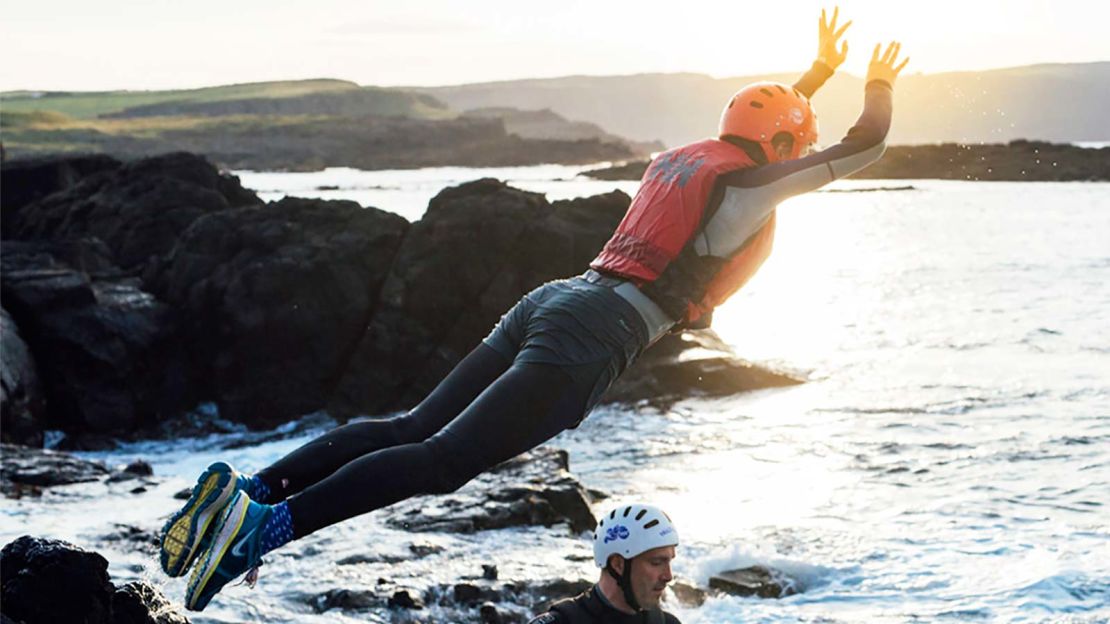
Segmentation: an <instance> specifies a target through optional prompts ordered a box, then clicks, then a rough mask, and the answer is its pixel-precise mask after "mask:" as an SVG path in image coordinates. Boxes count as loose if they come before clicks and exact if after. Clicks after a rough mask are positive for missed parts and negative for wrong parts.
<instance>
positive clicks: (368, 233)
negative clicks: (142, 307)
mask: <svg viewBox="0 0 1110 624" xmlns="http://www.w3.org/2000/svg"><path fill="white" fill-rule="evenodd" d="M408 227H409V226H408V223H407V222H406V221H405V220H404V219H403V218H401V217H399V216H397V215H394V214H391V213H388V212H385V211H383V210H377V209H375V208H362V207H360V206H359V205H358V204H355V203H354V202H338V201H333V202H328V201H318V200H305V199H294V198H287V199H284V200H282V201H279V202H276V203H272V204H270V205H267V206H265V207H260V208H245V209H239V210H227V211H221V212H218V213H213V214H209V215H207V216H205V217H204V218H202V219H199V220H198V221H197V222H196V223H194V224H193V226H192V227H190V228H189V229H188V230H187V231H186V232H185V233H184V234H182V235H181V239H180V241H179V242H178V244H177V246H176V248H175V249H174V251H173V253H171V254H169V255H168V256H167V257H166V258H165V259H164V260H162V261H159V262H157V263H156V264H155V265H154V266H152V268H151V270H149V271H147V273H146V276H145V283H146V285H147V287H148V288H150V290H151V291H152V292H154V293H156V294H157V295H158V296H159V297H160V298H162V299H163V300H164V301H167V302H169V303H170V304H171V305H173V306H174V307H175V308H176V309H177V310H179V311H180V312H181V314H182V317H183V318H184V324H185V329H184V333H185V335H186V338H187V340H188V342H189V344H190V350H191V354H192V367H193V369H194V370H196V371H199V372H200V374H201V375H202V376H203V379H204V380H205V381H204V384H203V385H204V387H205V388H206V389H207V394H208V395H209V396H211V397H213V398H214V399H215V400H216V402H217V404H218V405H219V407H220V413H221V415H222V416H224V417H225V418H230V419H232V420H239V421H245V422H250V423H251V424H254V425H259V426H261V425H267V424H273V423H274V422H280V421H285V420H288V419H290V418H293V417H297V416H299V415H301V414H304V413H307V412H311V411H313V410H316V409H319V408H320V407H322V406H323V405H324V404H325V403H326V402H327V400H328V397H329V395H330V393H331V390H332V387H333V386H334V385H335V383H336V380H337V379H338V378H339V377H340V375H341V374H342V373H343V372H344V370H345V369H346V368H347V363H348V360H349V358H350V354H351V352H352V350H353V348H354V346H355V345H356V344H357V342H358V340H359V339H360V337H361V336H362V335H363V332H364V330H365V328H366V325H367V323H368V322H369V320H370V318H371V316H372V315H373V314H374V312H375V311H376V310H377V307H378V299H379V291H380V290H381V287H382V283H383V281H384V280H385V277H386V274H387V272H388V271H389V269H390V266H391V264H392V263H393V261H394V257H395V256H396V254H397V248H398V246H399V245H400V243H401V239H402V238H403V237H404V235H405V232H406V230H407V229H408Z"/></svg>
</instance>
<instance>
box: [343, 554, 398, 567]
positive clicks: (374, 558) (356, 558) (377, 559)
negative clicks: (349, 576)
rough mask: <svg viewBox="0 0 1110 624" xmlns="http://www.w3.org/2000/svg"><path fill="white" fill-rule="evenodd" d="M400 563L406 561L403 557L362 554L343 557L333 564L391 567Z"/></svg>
mask: <svg viewBox="0 0 1110 624" xmlns="http://www.w3.org/2000/svg"><path fill="white" fill-rule="evenodd" d="M402 561H408V559H407V558H405V557H398V556H396V555H364V554H358V555H351V556H349V557H343V558H342V559H340V560H339V561H336V562H335V563H336V565H359V564H363V563H386V564H390V565H392V564H394V563H401V562H402Z"/></svg>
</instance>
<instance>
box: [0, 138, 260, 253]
mask: <svg viewBox="0 0 1110 624" xmlns="http://www.w3.org/2000/svg"><path fill="white" fill-rule="evenodd" d="M260 203H261V201H259V199H258V197H257V196H255V194H254V193H252V192H250V191H248V190H246V189H244V188H243V187H242V186H240V184H239V180H238V178H235V177H233V176H226V175H221V174H220V173H219V172H218V171H217V170H216V168H215V167H214V166H212V164H211V163H209V162H208V161H207V160H205V159H204V158H203V157H201V156H197V155H194V154H187V153H184V152H178V153H172V154H165V155H162V156H155V157H151V158H144V159H142V160H136V161H132V162H129V163H126V164H124V165H123V166H121V167H118V168H115V169H110V170H106V171H102V172H100V173H96V174H93V175H90V176H88V177H86V178H84V179H83V180H81V181H80V182H78V183H77V184H75V185H73V186H71V187H69V188H66V189H65V190H63V191H61V192H57V193H54V194H52V195H49V196H47V197H45V198H43V199H41V200H39V201H38V202H35V203H33V204H30V205H27V206H24V207H23V209H21V210H20V211H19V214H18V215H17V218H16V219H14V223H13V224H12V225H13V227H12V231H11V232H10V236H11V237H12V238H17V239H62V238H75V237H83V236H95V237H97V238H100V239H101V240H103V241H104V242H105V243H106V244H107V245H108V248H109V249H111V250H112V254H113V258H114V260H115V263H116V264H117V265H119V266H120V267H123V268H124V269H125V270H129V271H131V270H136V271H137V270H141V268H142V267H143V266H145V265H146V263H147V262H148V261H149V260H151V259H152V258H156V257H160V256H162V255H164V254H166V253H168V252H169V251H170V250H171V249H172V248H173V246H174V244H175V243H176V242H177V238H178V236H180V235H181V233H182V232H183V231H185V229H186V228H188V227H189V225H190V224H191V223H192V222H193V221H195V220H196V219H197V218H198V217H200V216H202V215H204V214H209V213H212V212H217V211H221V210H226V209H228V208H232V207H235V206H248V205H255V204H260Z"/></svg>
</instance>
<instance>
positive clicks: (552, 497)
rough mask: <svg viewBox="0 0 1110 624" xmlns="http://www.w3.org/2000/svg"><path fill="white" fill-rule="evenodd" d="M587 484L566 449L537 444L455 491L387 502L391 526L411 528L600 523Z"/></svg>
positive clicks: (580, 526)
mask: <svg viewBox="0 0 1110 624" xmlns="http://www.w3.org/2000/svg"><path fill="white" fill-rule="evenodd" d="M587 497H588V494H586V491H585V488H583V487H582V484H581V483H580V482H579V481H578V479H576V478H575V477H574V476H573V475H572V474H571V473H570V472H569V469H568V465H567V454H566V451H562V450H559V449H553V448H550V447H539V448H537V449H535V450H532V451H529V452H527V453H524V454H522V455H520V456H518V457H516V458H514V459H511V460H509V461H506V462H504V463H501V464H499V465H497V466H496V467H494V468H492V469H491V470H489V471H487V472H486V473H484V474H482V475H479V476H478V477H476V478H475V479H474V480H473V481H471V482H470V483H469V484H467V485H466V486H464V487H463V488H462V489H460V490H458V491H457V492H455V493H453V494H448V495H444V496H438V497H436V499H435V501H434V502H431V501H429V500H428V499H427V498H426V497H417V498H412V499H409V500H406V501H402V502H400V503H397V504H396V505H393V506H391V507H389V508H388V509H387V510H386V511H385V513H386V514H388V515H387V518H388V519H387V522H388V523H389V524H390V525H391V526H395V527H398V528H403V529H406V530H409V531H448V532H457V533H473V532H475V531H485V530H489V529H501V528H505V527H511V526H528V525H544V526H551V525H554V524H558V523H561V522H566V523H568V524H570V527H571V530H572V531H574V532H575V533H579V532H581V531H587V530H590V529H593V527H594V525H595V524H597V521H596V520H595V518H594V516H593V512H592V511H591V510H590V505H589V502H588V500H589V499H588V498H587Z"/></svg>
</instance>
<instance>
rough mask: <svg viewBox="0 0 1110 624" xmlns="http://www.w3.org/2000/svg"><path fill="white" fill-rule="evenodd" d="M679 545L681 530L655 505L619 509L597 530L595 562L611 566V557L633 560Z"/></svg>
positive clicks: (602, 520)
mask: <svg viewBox="0 0 1110 624" xmlns="http://www.w3.org/2000/svg"><path fill="white" fill-rule="evenodd" d="M660 546H678V531H677V530H676V529H675V528H674V525H673V524H671V519H670V518H668V517H667V514H665V513H663V510H661V509H659V508H658V507H652V506H651V505H640V504H632V505H625V506H622V507H617V508H616V509H614V510H613V511H611V512H609V515H607V516H603V517H602V518H601V520H600V521H599V522H598V523H597V528H596V529H594V562H596V563H597V567H599V568H604V567H606V566H607V563H608V561H609V557H610V555H620V556H622V557H624V558H625V559H631V558H633V557H635V556H637V555H639V554H642V553H644V552H647V551H649V550H651V549H652V548H659V547H660Z"/></svg>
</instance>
